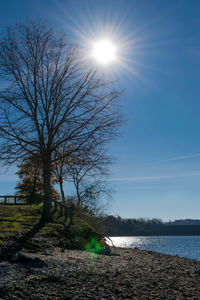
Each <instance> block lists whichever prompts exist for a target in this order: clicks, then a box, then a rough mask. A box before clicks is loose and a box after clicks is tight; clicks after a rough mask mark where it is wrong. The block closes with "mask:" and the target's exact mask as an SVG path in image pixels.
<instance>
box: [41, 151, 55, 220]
mask: <svg viewBox="0 0 200 300" xmlns="http://www.w3.org/2000/svg"><path fill="white" fill-rule="evenodd" d="M43 178H44V200H43V211H42V216H41V220H42V221H44V222H49V221H51V202H52V199H51V156H50V155H46V157H45V160H44V165H43Z"/></svg>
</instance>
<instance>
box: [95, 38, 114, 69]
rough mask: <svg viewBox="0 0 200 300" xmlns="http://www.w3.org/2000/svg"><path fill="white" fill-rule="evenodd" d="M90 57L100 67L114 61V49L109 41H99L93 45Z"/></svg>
mask: <svg viewBox="0 0 200 300" xmlns="http://www.w3.org/2000/svg"><path fill="white" fill-rule="evenodd" d="M92 57H93V58H94V59H95V60H96V61H97V62H98V63H99V64H102V65H108V64H110V63H111V62H113V61H114V60H116V47H115V45H114V44H113V43H112V42H111V41H110V40H100V41H97V42H95V43H94V44H93V49H92Z"/></svg>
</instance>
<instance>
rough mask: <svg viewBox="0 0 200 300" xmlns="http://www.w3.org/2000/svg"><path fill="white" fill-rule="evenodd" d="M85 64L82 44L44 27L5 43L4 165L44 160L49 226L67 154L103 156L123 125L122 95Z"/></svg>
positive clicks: (0, 67) (1, 47) (1, 74)
mask: <svg viewBox="0 0 200 300" xmlns="http://www.w3.org/2000/svg"><path fill="white" fill-rule="evenodd" d="M82 58H83V57H82V54H81V51H80V49H79V47H78V46H77V45H75V44H73V43H72V42H71V41H70V40H69V39H67V37H66V36H65V35H64V34H60V35H58V33H56V32H55V31H54V30H53V29H52V28H51V27H49V26H48V25H47V24H45V23H43V22H32V21H28V22H27V23H25V24H18V25H16V26H13V27H10V28H7V30H6V33H4V35H3V36H2V37H1V43H0V78H1V80H2V85H1V88H0V114H1V119H0V157H1V159H2V161H3V162H4V164H11V163H15V162H16V161H22V160H23V158H24V157H25V156H27V155H28V154H30V155H32V156H33V157H34V156H35V157H37V160H39V161H40V163H41V165H42V170H43V174H42V176H43V191H44V206H43V214H42V219H43V220H46V221H48V220H50V218H51V215H50V208H51V173H52V165H53V163H55V161H57V160H58V155H57V153H58V152H59V151H60V148H61V147H62V146H63V145H65V147H63V148H62V149H64V151H62V158H68V157H71V156H74V157H79V156H84V155H86V154H87V153H95V152H96V151H101V152H102V153H103V149H104V148H105V145H106V144H107V143H108V142H109V141H110V140H111V139H112V138H113V137H114V136H115V135H116V132H117V128H118V125H119V124H120V122H121V117H120V115H119V110H118V108H117V106H118V98H119V95H120V92H119V91H117V90H116V89H113V88H112V85H111V83H110V82H108V81H106V80H105V79H104V78H103V76H102V74H99V73H98V71H97V70H96V69H95V67H94V66H93V65H92V64H90V63H89V62H87V61H84V60H83V59H82ZM91 157H92V156H91ZM59 159H60V158H59Z"/></svg>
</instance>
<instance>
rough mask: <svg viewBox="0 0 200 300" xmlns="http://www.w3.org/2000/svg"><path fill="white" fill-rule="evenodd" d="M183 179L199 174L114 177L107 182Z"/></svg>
mask: <svg viewBox="0 0 200 300" xmlns="http://www.w3.org/2000/svg"><path fill="white" fill-rule="evenodd" d="M184 177H200V171H199V172H188V173H181V174H173V175H158V176H138V177H116V178H110V179H109V181H113V182H114V181H126V182H145V181H157V180H165V179H178V178H184Z"/></svg>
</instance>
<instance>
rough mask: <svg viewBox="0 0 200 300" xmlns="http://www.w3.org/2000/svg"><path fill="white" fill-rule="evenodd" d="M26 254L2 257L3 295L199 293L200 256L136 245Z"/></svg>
mask: <svg viewBox="0 0 200 300" xmlns="http://www.w3.org/2000/svg"><path fill="white" fill-rule="evenodd" d="M25 255H26V259H25V260H23V259H22V260H21V262H19V261H18V262H12V263H11V262H7V261H0V299H27V300H28V299H76V300H78V299H79V300H81V299H102V300H103V299H109V300H110V299H152V300H156V299H171V300H172V299H180V300H182V299H200V262H198V261H194V260H189V259H186V258H179V257H177V256H170V255H164V254H158V253H155V252H151V251H142V250H138V249H136V248H134V249H125V248H112V255H111V256H106V255H95V254H91V253H89V252H84V251H78V250H65V251H63V250H61V249H60V248H55V249H50V250H47V251H46V252H41V253H33V254H31V253H25Z"/></svg>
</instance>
